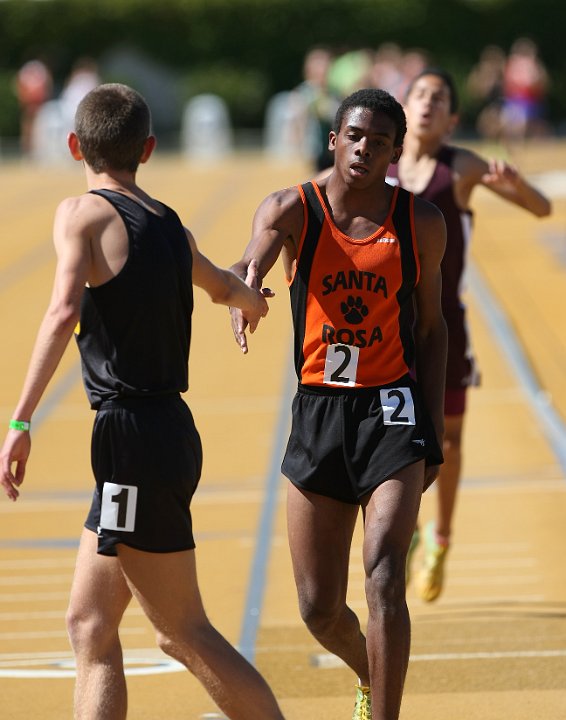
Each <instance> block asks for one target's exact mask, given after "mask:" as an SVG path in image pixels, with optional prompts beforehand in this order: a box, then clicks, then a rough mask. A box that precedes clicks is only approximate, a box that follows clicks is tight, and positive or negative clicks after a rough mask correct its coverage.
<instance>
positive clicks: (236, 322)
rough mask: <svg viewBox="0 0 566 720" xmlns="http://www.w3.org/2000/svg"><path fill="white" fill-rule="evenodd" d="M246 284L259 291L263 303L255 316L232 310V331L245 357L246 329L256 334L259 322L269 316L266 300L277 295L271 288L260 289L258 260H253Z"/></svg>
mask: <svg viewBox="0 0 566 720" xmlns="http://www.w3.org/2000/svg"><path fill="white" fill-rule="evenodd" d="M245 283H246V285H247V286H248V287H250V288H252V289H254V290H256V291H257V293H258V295H259V296H260V297H259V298H258V300H259V299H261V301H262V302H261V303H260V304H259V305H258V311H257V312H256V313H254V314H253V316H252V314H251V313H247V314H246V313H244V312H243V311H242V310H240V308H236V307H231V308H230V316H231V320H232V331H233V333H234V338H235V339H236V342H237V343H238V345H239V346H240V349H241V350H242V352H243V353H244V355H245V354H246V353H247V352H248V340H247V337H246V328H247V327H248V326H249V328H250V333H254V332H255V330H256V328H257V326H258V325H259V321H260V320H261V318H262V317H265V316H266V315H267V313H268V310H269V307H268V305H267V303H266V302H265V298H272V297H274V295H275V293H274V292H272V291H271V290H270V289H269V288H263V289H260V288H259V282H258V274H257V260H255V259H253V260H252V261H251V262H250V264H249V265H248V270H247V274H246V279H245Z"/></svg>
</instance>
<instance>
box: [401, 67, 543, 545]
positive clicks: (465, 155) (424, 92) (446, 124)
mask: <svg viewBox="0 0 566 720" xmlns="http://www.w3.org/2000/svg"><path fill="white" fill-rule="evenodd" d="M451 105H452V97H451V90H450V87H449V86H448V84H447V83H446V81H445V79H444V78H443V77H441V76H439V75H435V74H434V73H431V74H424V75H422V76H421V77H419V78H417V79H416V80H415V82H414V84H413V85H412V87H411V88H410V90H409V93H408V95H407V98H406V99H405V105H404V107H405V115H406V118H407V134H406V136H405V141H404V148H403V155H402V157H401V158H400V160H399V172H398V174H399V180H400V183H401V185H402V186H403V187H404V188H406V189H407V190H410V191H412V192H414V193H415V194H417V195H419V194H421V193H423V192H424V191H425V190H426V189H427V187H428V185H429V183H430V181H431V179H432V177H433V174H434V172H435V170H436V166H437V156H438V153H439V152H440V150H441V148H442V146H443V145H446V144H451V143H449V139H450V136H451V135H452V133H453V131H454V129H455V128H456V125H457V123H458V119H459V118H458V114H457V112H456V110H455V108H454V107H451ZM452 147H453V148H454V155H453V160H452V166H451V169H452V192H453V196H454V200H455V203H456V205H457V207H458V208H459V209H460V210H461V211H468V210H471V199H472V193H473V190H474V189H475V187H477V186H478V185H482V186H483V187H485V188H487V189H488V190H490V191H492V192H493V193H495V194H497V195H499V196H500V197H501V198H503V199H504V200H507V201H508V202H510V203H512V204H514V205H517V206H519V207H522V208H523V209H525V210H527V211H528V212H530V213H532V214H533V215H535V216H537V217H545V216H546V215H548V214H549V213H550V211H551V206H550V202H549V201H548V199H547V198H546V197H545V196H544V195H542V194H541V193H540V192H539V191H538V190H537V189H536V188H534V187H533V186H532V185H531V184H530V183H529V182H528V181H527V180H526V179H525V178H524V177H523V176H522V175H521V174H520V173H519V171H518V170H517V168H515V167H513V166H512V165H509V164H508V163H507V162H505V161H504V160H501V159H489V160H487V159H484V158H483V157H481V156H480V155H478V154H477V153H475V152H473V151H471V150H468V149H466V148H462V147H457V146H456V147H455V146H452ZM447 241H448V245H449V246H450V242H451V234H450V228H449V229H448V239H447ZM463 424H464V414H459V415H450V416H447V417H446V418H445V428H446V434H445V444H444V460H445V462H444V465H443V466H442V471H441V473H440V476H439V478H438V481H437V489H438V492H437V498H438V501H437V502H438V509H437V516H436V531H437V533H438V535H439V536H440V538H441V539H443V540H444V541H445V542H448V540H449V538H450V536H451V533H452V525H453V517H454V511H455V507H456V500H457V493H458V485H459V480H460V472H461V465H462V432H463Z"/></svg>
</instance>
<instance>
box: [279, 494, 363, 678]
mask: <svg viewBox="0 0 566 720" xmlns="http://www.w3.org/2000/svg"><path fill="white" fill-rule="evenodd" d="M358 510H359V508H358V506H357V505H350V504H348V503H343V502H339V501H337V500H332V499H331V498H327V497H324V496H323V495H316V494H314V493H309V492H305V491H304V490H299V489H298V488H296V487H295V486H294V485H293V484H292V483H289V486H288V495H287V525H288V535H289V546H290V549H291V558H292V561H293V572H294V575H295V583H296V586H297V591H298V595H299V609H300V612H301V616H302V618H303V620H304V621H305V623H306V625H307V627H308V629H309V630H310V632H311V633H312V634H313V635H314V637H315V638H316V639H317V640H318V641H319V643H320V644H321V645H322V646H323V647H325V648H326V649H327V650H329V651H330V652H332V653H334V654H335V655H338V657H340V658H342V660H343V661H344V662H345V663H346V664H347V665H348V666H349V667H351V668H352V670H354V672H355V673H356V675H357V676H358V677H359V678H360V680H361V682H362V684H363V685H369V671H368V661H367V652H366V643H365V638H364V636H363V634H362V632H361V629H360V623H359V621H358V618H357V617H356V615H355V614H354V612H352V610H351V609H350V608H349V607H348V606H347V605H346V590H347V587H348V566H349V560H350V546H351V543H352V535H353V532H354V527H355V524H356V517H357V514H358Z"/></svg>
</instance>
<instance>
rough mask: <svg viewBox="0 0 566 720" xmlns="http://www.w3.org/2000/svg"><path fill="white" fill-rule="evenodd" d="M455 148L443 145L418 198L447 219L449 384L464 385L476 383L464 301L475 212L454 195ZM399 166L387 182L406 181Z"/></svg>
mask: <svg viewBox="0 0 566 720" xmlns="http://www.w3.org/2000/svg"><path fill="white" fill-rule="evenodd" d="M455 154H456V148H453V147H449V146H447V145H444V146H442V147H441V148H440V150H439V152H438V155H437V156H436V167H435V169H434V173H433V174H432V177H431V179H430V181H429V183H428V185H427V187H426V188H425V189H424V190H423V191H422V192H421V193H419V197H422V198H424V199H425V200H428V201H429V202H431V203H433V204H434V205H436V206H437V207H438V209H439V210H441V211H442V214H443V215H444V220H445V221H446V233H447V242H446V251H445V253H444V258H443V259H442V265H441V269H442V312H443V313H444V317H445V319H446V324H447V326H448V360H447V366H446V387H447V388H454V389H457V388H462V387H466V386H468V385H471V384H472V383H473V382H474V366H473V358H472V354H471V350H470V346H469V338H468V330H467V323H466V308H465V306H464V303H463V302H462V292H463V289H464V278H465V269H466V259H467V251H468V244H469V241H470V237H471V230H472V213H471V212H470V211H469V210H462V209H461V208H459V207H458V205H457V203H456V199H455V197H454V181H453V178H452V162H453V159H454V155H455ZM398 171H399V166H398V165H390V166H389V170H388V173H387V182H389V183H390V184H391V185H399V184H401V185H402V184H403V183H402V181H401V180H400V178H399V172H398Z"/></svg>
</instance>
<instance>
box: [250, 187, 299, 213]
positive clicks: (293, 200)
mask: <svg viewBox="0 0 566 720" xmlns="http://www.w3.org/2000/svg"><path fill="white" fill-rule="evenodd" d="M302 205H303V203H302V199H301V194H300V192H299V189H298V188H297V187H296V186H293V187H287V188H283V189H281V190H276V191H275V192H272V193H271V194H269V195H268V196H267V197H266V198H265V199H264V200H263V201H262V202H261V204H260V206H259V208H258V211H259V210H261V211H262V212H267V213H270V214H273V215H274V216H280V217H283V216H285V215H287V214H291V215H292V214H293V213H294V212H296V211H297V209H299V208H302Z"/></svg>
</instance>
